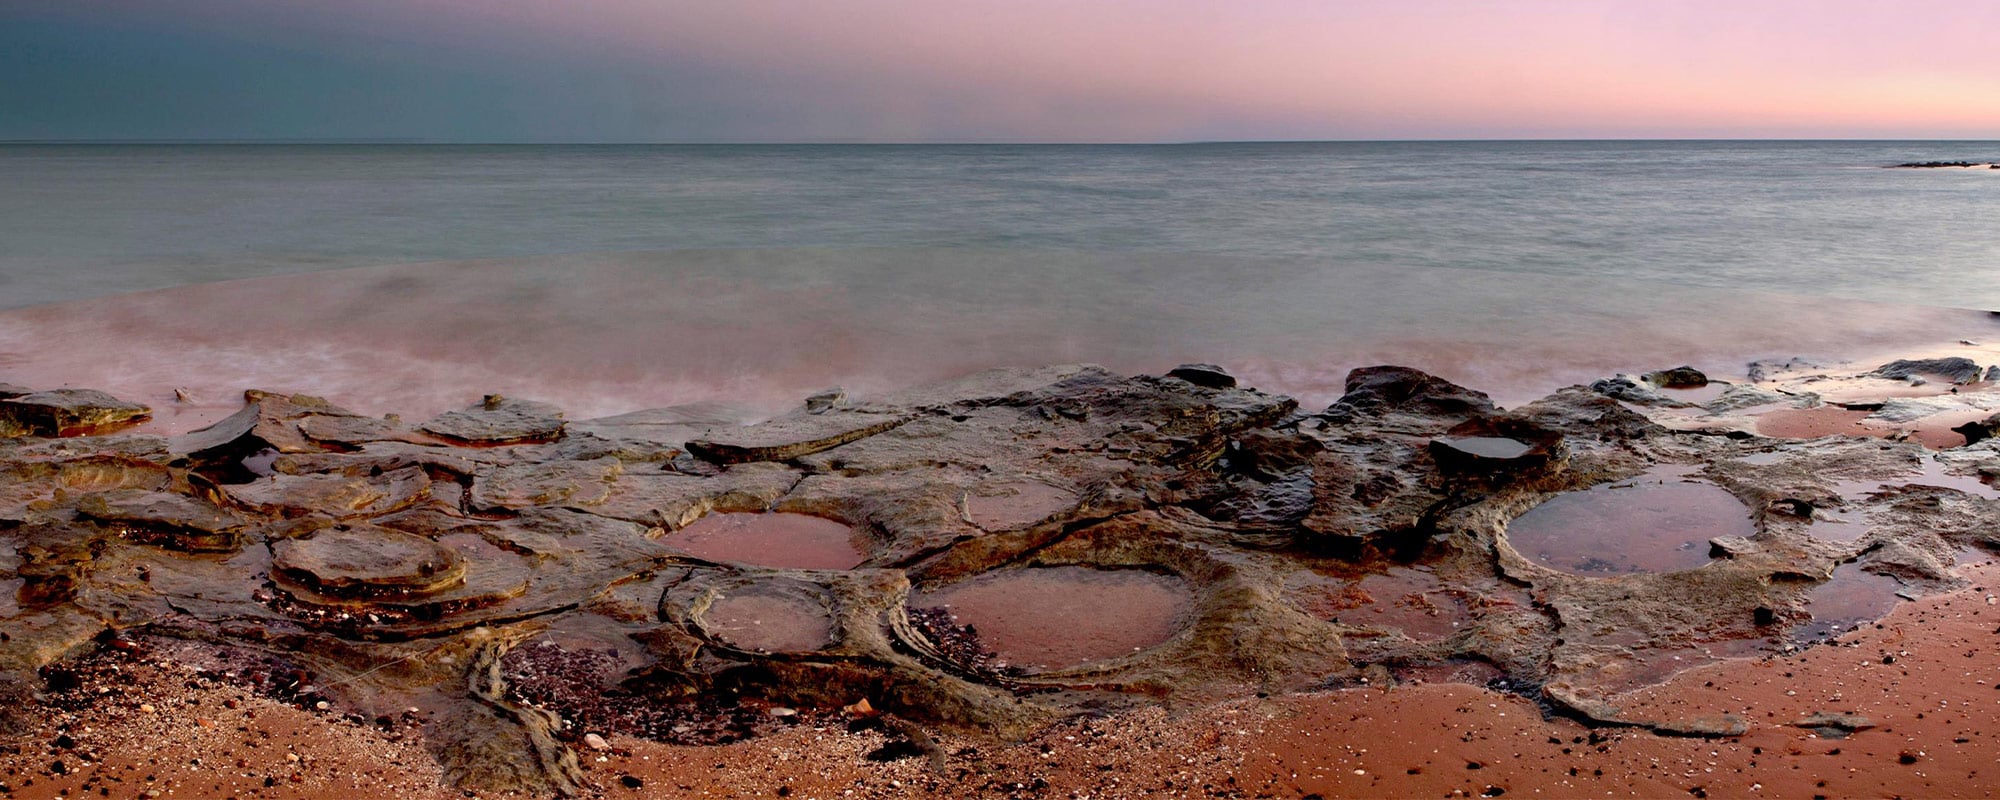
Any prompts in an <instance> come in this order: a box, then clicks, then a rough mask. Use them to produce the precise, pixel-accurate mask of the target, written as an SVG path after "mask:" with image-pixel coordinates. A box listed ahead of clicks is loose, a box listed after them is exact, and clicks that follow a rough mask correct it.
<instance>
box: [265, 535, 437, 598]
mask: <svg viewBox="0 0 2000 800" xmlns="http://www.w3.org/2000/svg"><path fill="white" fill-rule="evenodd" d="M271 554H272V561H271V564H272V568H273V569H274V570H275V571H276V572H275V574H274V576H273V577H280V578H283V579H285V580H289V581H294V582H296V583H297V584H299V585H301V586H305V587H307V588H310V589H312V590H313V591H315V592H318V593H320V594H326V595H331V596H335V597H348V598H375V597H404V596H409V595H421V594H431V593H435V592H439V591H442V590H445V589H449V588H452V587H454V586H457V585H459V584H461V583H463V582H464V581H465V570H466V567H465V559H464V558H462V557H460V556H459V555H458V553H457V552H456V551H453V550H452V549H450V548H447V547H442V546H440V545H438V544H437V543H436V542H432V541H430V540H428V539H424V538H422V537H418V536H413V535H411V534H407V533H403V532H401V531H393V530H389V529H386V528H380V527H376V526H373V525H358V526H345V527H340V528H334V529H331V530H325V531H321V532H319V533H317V534H314V535H313V536H312V537H311V538H307V539H294V540H287V541H281V542H276V543H274V544H272V545H271Z"/></svg>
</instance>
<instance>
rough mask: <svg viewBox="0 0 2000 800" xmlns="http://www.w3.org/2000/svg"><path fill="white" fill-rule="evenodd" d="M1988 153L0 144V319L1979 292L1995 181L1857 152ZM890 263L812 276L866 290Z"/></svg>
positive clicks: (1547, 145) (1799, 145)
mask: <svg viewBox="0 0 2000 800" xmlns="http://www.w3.org/2000/svg"><path fill="white" fill-rule="evenodd" d="M1995 158H2000V143H1991V142H1988V143H1964V142H1390V143H1364V142H1356V143H1299V144H1197V145H1171V146H981V145H940V146H873V145H809V146H804V145H802V146H776V145H773V146H720V145H718V146H595V147H576V146H527V147H515V146H504V147H502V146H495V147H458V146H387V145H385V146H340V145H326V146H317V145H297V146H293V145H282V146H279V145H259V146H219V145H214V146H203V145H187V146H176V145H159V146H151V145H90V146H42V145H12V146H0V308H9V307H21V306H28V305H34V304H39V303H48V302H55V301H60V300H69V299H75V298H81V297H91V296H98V295H104V294H111V293H117V292H123V291H132V290H137V289H148V288H158V287H167V286H178V285H185V284H191V283H200V282H206V281H216V280H224V279H231V278H242V277H252V276H260V275H273V274H284V273H295V272H304V271H311V270H321V269H331V268H339V267H353V266H365V265H379V264H394V263H403V262H413V261H427V260H446V259H471V258H497V257H514V256H536V255H549V254H566V253H593V252H605V251H635V250H660V249H676V248H759V247H873V248H979V249H985V250H1003V251H1020V252H1027V253H1033V252H1037V251H1086V252H1112V253H1118V252H1152V253H1178V254H1199V255H1214V256H1223V257H1249V258H1255V259H1266V260H1274V261H1275V260H1282V261H1287V262H1292V263H1300V262H1303V263H1307V264H1310V265H1313V268H1316V269H1322V270H1336V269H1340V268H1343V267H1349V266H1355V265H1369V266H1381V267H1389V268H1440V267H1442V268H1471V269H1482V270H1498V271H1503V272H1527V273H1540V274H1546V275H1558V276H1587V277H1593V278H1603V279H1612V280H1635V281H1660V282H1669V283H1679V284H1687V285H1695V286H1707V287H1718V288H1726V289H1752V290H1768V291H1778V292H1790V293H1806V294H1814V295H1830V296H1841V297H1849V298H1860V299H1873V300H1888V301H1898V302H1911V303H1923V304H1933V305H1954V306H1962V307H2000V280H1997V279H2000V225H1995V224H1994V223H1995V221H2000V170H1991V171H1987V170H1978V171H1960V170H1941V171H1931V170H1889V169H1881V168H1880V167H1882V166H1883V165H1887V164H1893V163H1897V162H1901V161H1912V160H1935V159H1946V160H1957V159H1974V160H1989V159H1995ZM1188 263H1191V262H1187V261H1179V262H1163V263H1162V265H1161V266H1160V267H1159V271H1156V272H1153V273H1150V274H1145V275H1135V276H1131V277H1132V279H1133V280H1134V281H1137V282H1140V283H1144V284H1147V288H1148V290H1149V291H1155V292H1164V293H1167V294H1169V295H1172V294H1173V293H1175V292H1184V293H1185V294H1181V295H1179V296H1178V298H1170V299H1179V300H1181V301H1185V302H1191V303H1193V302H1199V301H1200V300H1201V299H1202V298H1203V296H1204V294H1205V293H1206V292H1208V291H1209V289H1210V283H1209V281H1208V280H1206V279H1205V277H1204V278H1203V279H1197V280H1190V279H1189V277H1190V276H1187V275H1182V274H1175V273H1172V272H1170V270H1171V269H1173V267H1174V265H1175V264H1183V265H1185V264H1188ZM932 266H934V267H940V268H944V269H949V268H950V267H949V265H948V264H946V265H932ZM989 266H990V265H989ZM907 277H909V276H902V275H894V274H890V275H883V274H871V275H865V276H864V275H854V276H846V277H845V278H844V277H843V276H832V278H833V279H834V280H835V281H836V282H839V283H841V285H843V286H844V287H846V288H847V289H849V290H851V291H857V292H863V293H866V292H869V291H872V290H873V289H874V288H876V287H875V286H871V285H870V284H868V283H867V281H873V280H892V281H893V280H901V279H904V278H907ZM926 277H927V279H928V278H930V277H934V276H926ZM944 277H945V278H946V279H949V276H948V275H947V276H944ZM1078 277H1079V283H1080V284H1086V285H1087V284H1090V283H1092V282H1093V281H1092V279H1091V278H1090V276H1078ZM1241 277H1242V278H1243V279H1244V280H1250V281H1254V280H1259V279H1260V278H1259V277H1258V276H1254V275H1244V276H1241ZM1112 290H1116V289H1115V288H1114V289H1112ZM1271 291H1273V292H1284V291H1287V287H1286V285H1285V284H1284V282H1283V281H1274V282H1273V284H1272V286H1271ZM1078 301H1079V302H1084V303H1088V302H1089V301H1090V298H1089V297H1082V298H1080V299H1079V300H1078Z"/></svg>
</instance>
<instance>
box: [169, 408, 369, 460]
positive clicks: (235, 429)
mask: <svg viewBox="0 0 2000 800" xmlns="http://www.w3.org/2000/svg"><path fill="white" fill-rule="evenodd" d="M243 397H244V400H245V401H246V403H247V404H246V405H245V406H244V407H243V409H242V410H241V411H238V412H236V413H235V414H231V415H230V416H229V417H227V418H225V419H223V420H222V421H221V422H217V423H215V424H214V425H210V426H208V427H206V428H202V429H201V430H197V431H193V432H191V433H186V434H182V435H180V436H177V437H174V438H173V439H172V440H171V441H170V442H169V444H168V449H169V450H171V451H172V452H173V453H175V454H179V455H185V456H187V457H188V458H189V459H190V460H192V461H194V462H196V463H197V464H200V463H220V462H226V461H230V460H233V459H241V458H242V457H244V456H246V455H249V454H251V453H255V452H258V451H261V450H276V451H278V452H280V453H314V452H319V451H321V450H324V449H325V448H323V447H321V446H320V445H318V444H316V443H314V442H313V441H312V440H311V439H309V438H307V437H306V436H305V434H304V433H302V432H300V430H299V426H300V423H301V421H303V420H306V419H308V418H310V417H314V416H329V417H339V418H354V417H358V416H359V415H357V414H355V413H354V412H352V411H348V410H346V409H343V408H341V407H339V406H336V405H334V404H332V403H329V402H327V401H326V400H324V399H322V398H318V397H313V396H312V395H304V394H290V395H288V394H283V393H279V392H265V391H257V390H251V391H247V392H244V393H243Z"/></svg>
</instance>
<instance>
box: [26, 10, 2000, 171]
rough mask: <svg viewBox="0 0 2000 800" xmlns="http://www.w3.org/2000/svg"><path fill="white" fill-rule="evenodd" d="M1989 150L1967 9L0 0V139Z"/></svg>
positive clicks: (1990, 110) (1979, 33) (1993, 16)
mask: <svg viewBox="0 0 2000 800" xmlns="http://www.w3.org/2000/svg"><path fill="white" fill-rule="evenodd" d="M1596 137H1607V138H1763V137H1773V138H1978V139H1991V138H2000V3H1987V2H1966V0H1899V1H1898V2H1882V0H1680V1H1678V2H1670V1H1668V0H1631V1H1629V2H1626V1H1618V0H1234V1H1233V2H1225V1H1222V0H1212V1H1205V2H1196V1H1195V0H818V1H817V2H815V1H813V0H318V1H317V2H306V1H305V0H4V1H0V139H126V140H129V139H411V140H424V141H473V142H513V141H534V142H541V141H549V142H569V141H612V142H626V141H632V142H655V141H663V142H682V141H713V142H738V141H779V142H796V141H887V142H905V141H1028V142H1043V141H1065V142H1097V141H1119V142H1173V141H1194V140H1218V139H1232V140H1234V139H1383V138H1389V139H1398V138H1418V139H1433V138H1596Z"/></svg>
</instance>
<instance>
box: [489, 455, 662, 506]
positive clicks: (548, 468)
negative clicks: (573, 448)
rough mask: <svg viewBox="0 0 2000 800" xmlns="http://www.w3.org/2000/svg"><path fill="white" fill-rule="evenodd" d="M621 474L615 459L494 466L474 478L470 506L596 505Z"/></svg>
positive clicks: (622, 469)
mask: <svg viewBox="0 0 2000 800" xmlns="http://www.w3.org/2000/svg"><path fill="white" fill-rule="evenodd" d="M624 471H625V469H624V465H623V464H622V463H620V462H619V460H618V459H616V458H599V459H593V460H590V461H553V462H547V463H538V464H512V465H508V466H503V467H495V468H493V469H491V470H489V471H482V472H480V473H479V475H478V476H477V477H475V478H473V480H472V507H473V508H474V509H476V510H479V511H499V510H518V509H523V508H530V507H533V506H554V505H560V506H589V505H597V504H599V503H603V502H604V501H605V498H607V497H608V496H609V495H610V494H611V485H612V483H613V482H614V481H616V480H617V479H618V476H619V474H621V473H623V472H624Z"/></svg>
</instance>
